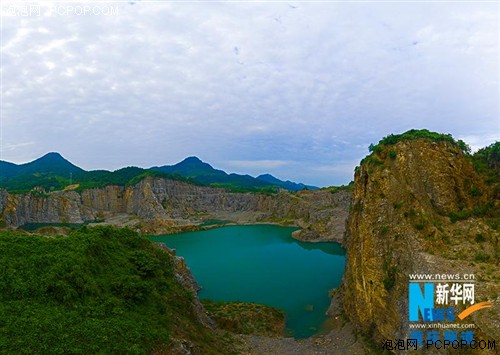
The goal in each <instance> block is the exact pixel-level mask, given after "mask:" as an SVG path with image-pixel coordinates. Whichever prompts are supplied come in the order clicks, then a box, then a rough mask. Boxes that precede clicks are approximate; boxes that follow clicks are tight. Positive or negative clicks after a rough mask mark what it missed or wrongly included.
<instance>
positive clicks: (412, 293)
mask: <svg viewBox="0 0 500 355" xmlns="http://www.w3.org/2000/svg"><path fill="white" fill-rule="evenodd" d="M474 279H475V278H474V275H473V274H464V275H460V274H453V275H450V274H443V275H441V274H439V275H438V274H436V275H429V274H424V275H410V282H409V285H408V321H409V327H410V337H409V339H412V340H415V341H416V342H417V344H418V345H423V344H424V342H425V344H426V345H427V346H429V345H430V344H432V345H434V346H435V347H436V348H437V349H440V347H439V346H445V345H449V346H452V345H453V344H457V345H461V346H463V345H469V346H471V347H472V345H473V343H474V342H476V341H475V339H474V328H475V325H474V324H472V323H467V322H463V320H465V319H466V318H467V317H468V316H470V315H471V314H472V313H474V312H477V311H479V310H481V309H484V308H489V307H491V306H492V303H491V302H487V301H486V302H479V303H476V300H475V287H476V283H475V280H474ZM457 309H460V310H461V311H460V312H459V311H457ZM445 348H446V346H445Z"/></svg>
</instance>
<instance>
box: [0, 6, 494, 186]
mask: <svg viewBox="0 0 500 355" xmlns="http://www.w3.org/2000/svg"><path fill="white" fill-rule="evenodd" d="M1 7H2V8H1V11H2V23H1V30H2V31H1V76H2V78H1V79H2V80H1V82H2V83H1V84H2V85H1V108H0V110H1V132H0V138H1V144H0V159H2V160H6V161H11V162H15V163H24V162H28V161H31V160H34V159H36V158H38V157H40V156H42V155H43V154H45V153H47V152H51V151H56V152H59V153H61V154H62V155H63V156H64V157H65V158H67V159H68V160H70V161H71V162H73V163H74V164H76V165H78V166H80V167H82V168H84V169H87V170H91V169H107V170H115V169H118V168H121V167H124V166H139V167H144V168H147V167H151V166H158V165H166V164H167V165H170V164H175V163H177V162H179V161H181V160H182V159H184V158H185V157H187V156H193V155H195V156H198V157H199V158H201V159H202V160H204V161H206V162H208V163H210V164H211V165H212V166H214V167H216V168H219V169H223V170H225V171H227V172H235V173H240V174H250V175H253V176H256V175H259V174H261V173H271V174H273V175H275V176H276V177H278V178H280V179H283V180H287V179H289V180H293V181H297V182H304V183H307V184H311V185H316V186H330V185H339V184H346V183H348V182H349V181H351V180H352V179H353V170H354V168H355V166H356V165H358V164H359V161H360V160H361V159H362V158H363V157H364V156H365V155H366V154H367V153H368V146H369V145H370V143H376V142H378V141H379V140H380V139H381V138H383V137H384V136H386V135H388V134H391V133H402V132H404V131H406V130H408V129H412V128H427V129H429V130H432V131H437V132H441V133H451V134H452V135H453V136H454V137H455V138H457V139H463V140H464V141H465V142H466V143H468V144H469V145H471V146H472V148H473V149H478V148H480V147H484V146H486V145H489V144H491V143H493V142H494V141H497V140H500V84H499V79H500V67H499V66H500V50H499V47H500V46H499V44H500V3H498V2H497V3H495V2H480V1H474V2H453V1H448V2H432V3H431V2H423V1H413V2H405V1H400V2H388V1H386V2H380V1H378V2H377V1H369V2H344V1H336V2H334V1H322V2H311V1H274V2H271V1H259V2H257V1H244V2H243V1H232V2H220V1H145V0H131V1H115V2H109V3H108V2H105V1H96V2H91V1H80V2H78V1H75V2H68V1H59V2H57V1H48V0H45V1H39V2H36V1H33V2H30V1H9V0H2V2H1Z"/></svg>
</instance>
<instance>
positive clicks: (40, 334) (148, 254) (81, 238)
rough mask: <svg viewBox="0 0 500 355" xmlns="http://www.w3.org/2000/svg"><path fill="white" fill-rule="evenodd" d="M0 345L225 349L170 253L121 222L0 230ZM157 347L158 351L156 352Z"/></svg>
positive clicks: (53, 350) (12, 350) (74, 349)
mask: <svg viewBox="0 0 500 355" xmlns="http://www.w3.org/2000/svg"><path fill="white" fill-rule="evenodd" d="M0 249H1V250H2V253H1V254H0V267H1V268H2V273H1V274H0V353H2V354H49V353H50V354H97V353H100V354H150V353H151V352H152V351H155V352H158V353H169V352H168V351H169V349H172V348H174V347H175V346H176V344H183V343H190V344H191V345H192V346H193V349H192V350H193V352H194V353H203V354H208V353H220V351H222V352H224V349H225V345H224V344H223V343H222V341H221V340H220V339H219V338H218V335H216V333H215V332H213V331H212V330H211V329H209V328H207V327H206V326H204V325H202V324H201V323H200V322H199V321H198V320H197V316H196V311H195V308H194V303H193V297H194V295H193V293H192V292H190V291H188V290H187V289H186V288H184V287H183V286H182V285H181V284H180V283H179V282H178V281H177V278H176V276H175V267H174V262H173V257H172V256H171V255H170V254H169V253H168V252H166V251H164V250H162V249H160V248H159V247H157V246H155V245H154V244H153V243H152V242H150V241H148V240H147V239H145V238H143V237H139V236H138V235H137V234H135V233H134V232H132V231H130V230H127V229H121V230H116V229H111V228H93V229H87V228H84V229H81V230H79V231H76V232H74V233H73V234H71V235H70V236H69V237H58V238H46V237H41V236H33V235H22V234H15V233H13V232H2V233H0ZM162 351H163V352H162Z"/></svg>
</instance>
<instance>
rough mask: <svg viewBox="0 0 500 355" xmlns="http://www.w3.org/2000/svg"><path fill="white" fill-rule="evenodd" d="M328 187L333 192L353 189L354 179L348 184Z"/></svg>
mask: <svg viewBox="0 0 500 355" xmlns="http://www.w3.org/2000/svg"><path fill="white" fill-rule="evenodd" d="M326 189H327V190H328V191H330V192H331V193H332V194H333V193H336V192H339V191H352V190H353V189H354V181H351V182H350V183H349V184H348V185H340V186H330V187H327V188H326Z"/></svg>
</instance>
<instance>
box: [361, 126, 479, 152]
mask: <svg viewBox="0 0 500 355" xmlns="http://www.w3.org/2000/svg"><path fill="white" fill-rule="evenodd" d="M415 139H425V140H428V141H430V142H448V143H451V144H453V145H454V146H456V147H458V148H460V149H461V150H462V152H464V153H465V154H470V151H471V150H470V147H469V146H468V145H467V144H466V143H465V142H464V141H462V140H461V139H459V140H455V139H453V137H452V136H451V134H442V133H436V132H431V131H429V130H427V129H410V130H409V131H406V132H404V133H401V134H389V135H388V136H386V137H384V138H382V139H381V140H380V142H378V144H377V145H373V144H371V145H370V147H369V150H370V152H375V153H380V152H381V151H382V149H383V147H384V146H390V145H394V144H396V143H398V142H402V141H411V140H415Z"/></svg>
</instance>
